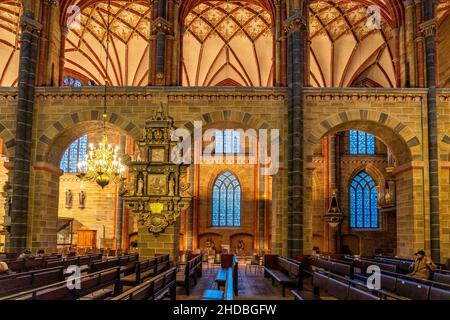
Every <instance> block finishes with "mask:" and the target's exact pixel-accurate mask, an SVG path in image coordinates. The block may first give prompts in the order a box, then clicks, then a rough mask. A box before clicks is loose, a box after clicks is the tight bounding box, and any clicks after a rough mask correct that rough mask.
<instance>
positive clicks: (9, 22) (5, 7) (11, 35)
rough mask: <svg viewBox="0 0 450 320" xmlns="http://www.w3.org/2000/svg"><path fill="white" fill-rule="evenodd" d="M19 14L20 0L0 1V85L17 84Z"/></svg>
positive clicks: (9, 85) (11, 85)
mask: <svg viewBox="0 0 450 320" xmlns="http://www.w3.org/2000/svg"><path fill="white" fill-rule="evenodd" d="M21 14H22V6H21V2H20V1H18V0H11V1H2V2H0V86H4V87H13V86H16V85H17V79H18V74H19V46H20V42H19V40H20V28H19V20H20V16H21Z"/></svg>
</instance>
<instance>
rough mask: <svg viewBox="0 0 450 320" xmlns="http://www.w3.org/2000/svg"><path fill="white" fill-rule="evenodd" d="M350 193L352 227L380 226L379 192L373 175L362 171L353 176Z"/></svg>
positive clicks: (368, 227)
mask: <svg viewBox="0 0 450 320" xmlns="http://www.w3.org/2000/svg"><path fill="white" fill-rule="evenodd" d="M349 193H350V228H367V229H370V228H378V227H379V222H378V207H377V206H378V194H377V191H376V186H375V182H374V181H373V179H372V177H371V176H369V175H368V174H367V173H365V172H364V171H361V172H360V173H359V174H357V175H356V176H355V178H353V180H352V182H351V184H350V188H349Z"/></svg>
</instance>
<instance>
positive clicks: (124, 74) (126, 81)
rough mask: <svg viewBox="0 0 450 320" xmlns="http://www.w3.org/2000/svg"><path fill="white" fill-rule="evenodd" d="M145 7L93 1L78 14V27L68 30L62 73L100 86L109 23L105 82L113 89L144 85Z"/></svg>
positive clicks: (147, 22)
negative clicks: (109, 39)
mask: <svg viewBox="0 0 450 320" xmlns="http://www.w3.org/2000/svg"><path fill="white" fill-rule="evenodd" d="M149 10H150V8H149V6H148V5H144V4H142V3H139V2H130V1H111V8H110V10H109V17H108V2H107V1H103V2H96V3H95V2H94V3H93V4H90V5H89V6H87V7H85V8H84V9H82V11H81V18H80V24H79V27H77V24H76V22H74V23H73V24H72V27H70V28H69V29H70V31H69V33H68V35H67V40H66V44H65V58H66V62H65V74H66V75H72V76H75V77H76V78H78V79H80V80H82V81H84V82H86V81H87V80H94V81H95V82H96V83H97V84H104V83H105V80H104V79H105V77H106V39H107V32H106V30H107V26H108V21H109V23H110V37H111V41H110V46H109V54H108V56H109V66H108V82H109V83H110V84H111V85H116V86H140V85H146V84H147V78H148V65H149V52H148V40H149V33H150V18H149V16H150V15H149Z"/></svg>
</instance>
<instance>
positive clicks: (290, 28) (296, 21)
mask: <svg viewBox="0 0 450 320" xmlns="http://www.w3.org/2000/svg"><path fill="white" fill-rule="evenodd" d="M284 23H285V32H286V33H287V34H290V33H292V32H301V31H303V30H306V18H305V17H304V16H303V15H302V14H301V12H300V11H298V10H295V11H294V12H293V13H292V15H290V16H289V17H288V18H287V19H286V21H285V22H284Z"/></svg>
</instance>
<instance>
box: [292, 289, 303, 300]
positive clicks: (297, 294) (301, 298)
mask: <svg viewBox="0 0 450 320" xmlns="http://www.w3.org/2000/svg"><path fill="white" fill-rule="evenodd" d="M291 294H292V295H293V296H294V300H305V299H303V297H302V296H301V295H300V293H298V292H297V291H296V290H291Z"/></svg>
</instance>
